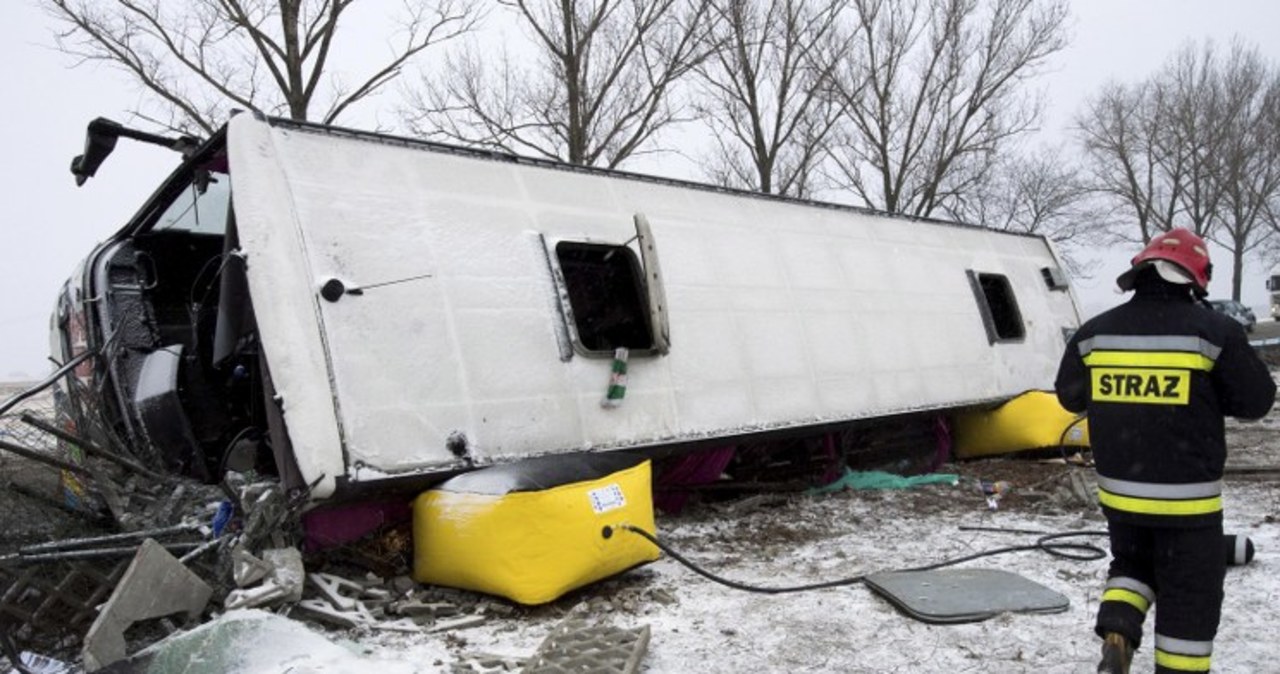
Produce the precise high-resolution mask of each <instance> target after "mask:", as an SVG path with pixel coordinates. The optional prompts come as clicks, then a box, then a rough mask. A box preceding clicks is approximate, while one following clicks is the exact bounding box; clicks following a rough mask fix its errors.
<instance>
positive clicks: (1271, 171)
mask: <svg viewBox="0 0 1280 674" xmlns="http://www.w3.org/2000/svg"><path fill="white" fill-rule="evenodd" d="M1212 99H1213V101H1214V109H1213V111H1212V114H1211V118H1212V119H1213V120H1214V123H1215V128H1216V130H1217V131H1218V132H1219V136H1218V142H1216V143H1215V144H1214V160H1215V163H1214V168H1215V170H1214V173H1213V180H1212V182H1213V187H1212V189H1213V191H1214V193H1215V197H1216V201H1215V208H1214V218H1215V220H1216V223H1217V227H1216V228H1214V230H1212V238H1213V240H1214V241H1216V242H1217V243H1219V244H1220V245H1222V246H1223V247H1225V248H1226V249H1227V250H1229V251H1231V254H1232V255H1231V257H1232V268H1231V272H1232V276H1231V297H1232V299H1235V300H1239V299H1240V290H1241V287H1240V286H1241V283H1242V280H1243V277H1244V259H1245V257H1246V256H1248V255H1250V254H1251V253H1254V252H1256V251H1260V250H1261V249H1262V246H1263V245H1264V244H1265V243H1266V241H1267V239H1269V238H1270V237H1271V236H1272V235H1273V234H1274V233H1275V232H1276V229H1275V225H1276V221H1275V218H1274V210H1272V209H1273V207H1274V205H1276V204H1277V203H1280V72H1277V70H1276V69H1275V67H1273V66H1269V65H1268V64H1267V63H1266V62H1265V61H1264V60H1263V58H1262V56H1261V55H1260V54H1259V53H1258V51H1257V49H1251V48H1245V47H1244V46H1242V45H1241V44H1239V43H1236V44H1235V45H1233V47H1232V49H1231V51H1230V54H1229V56H1228V57H1227V60H1226V62H1225V63H1224V64H1223V65H1222V68H1221V71H1220V72H1219V73H1218V76H1217V77H1215V78H1214V81H1213V94H1212Z"/></svg>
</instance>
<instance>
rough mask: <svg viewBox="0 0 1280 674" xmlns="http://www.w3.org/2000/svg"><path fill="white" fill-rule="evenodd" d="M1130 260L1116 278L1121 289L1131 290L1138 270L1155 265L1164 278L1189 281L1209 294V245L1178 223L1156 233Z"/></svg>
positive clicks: (1198, 293)
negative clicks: (1126, 269)
mask: <svg viewBox="0 0 1280 674" xmlns="http://www.w3.org/2000/svg"><path fill="white" fill-rule="evenodd" d="M1130 264H1132V265H1133V266H1131V267H1130V268H1129V270H1128V271H1126V272H1125V273H1123V274H1121V275H1120V276H1119V278H1117V279H1116V285H1118V286H1120V289H1121V290H1133V280H1134V278H1135V277H1137V275H1138V272H1139V271H1141V270H1142V269H1145V268H1146V267H1149V266H1155V268H1156V271H1157V272H1159V273H1160V276H1161V277H1163V278H1164V279H1165V280H1166V281H1169V282H1172V283H1187V284H1191V286H1192V290H1194V291H1195V293H1196V294H1197V295H1199V296H1200V297H1204V296H1205V295H1208V294H1209V278H1210V277H1211V276H1212V274H1213V265H1212V264H1210V263H1209V246H1208V245H1206V244H1205V242H1204V239H1202V238H1200V237H1198V236H1196V235H1195V234H1192V233H1191V232H1190V231H1188V230H1186V229H1183V228H1181V227H1178V228H1177V229H1171V230H1169V231H1167V232H1164V233H1161V234H1158V235H1156V236H1155V237H1154V238H1152V239H1151V243H1148V244H1147V247H1146V248H1143V249H1142V252H1140V253H1138V254H1137V255H1135V256H1134V258H1133V260H1132V262H1131V263H1130Z"/></svg>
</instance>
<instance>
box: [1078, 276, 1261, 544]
mask: <svg viewBox="0 0 1280 674" xmlns="http://www.w3.org/2000/svg"><path fill="white" fill-rule="evenodd" d="M1135 290H1136V292H1135V295H1134V297H1133V298H1132V299H1130V300H1129V301H1128V302H1126V303H1125V304H1122V305H1120V306H1118V307H1116V308H1114V309H1111V310H1110V311H1107V312H1106V313H1103V314H1101V315H1099V316H1097V317H1095V318H1093V319H1092V320H1089V321H1087V322H1086V323H1085V324H1084V325H1082V326H1081V327H1080V329H1079V330H1078V331H1077V332H1076V333H1075V335H1073V336H1072V337H1071V339H1070V341H1069V342H1068V344H1067V349H1066V352H1065V353H1064V354H1063V356H1062V364H1061V365H1060V367H1059V369H1058V377H1057V381H1056V382H1055V388H1056V389H1057V394H1058V400H1059V401H1060V402H1061V403H1062V406H1063V407H1065V408H1066V409H1068V410H1070V411H1072V412H1085V411H1087V412H1088V418H1089V422H1088V423H1089V437H1090V441H1091V444H1092V448H1093V458H1094V462H1095V464H1096V466H1097V469H1098V499H1099V501H1100V502H1101V504H1102V507H1103V510H1104V512H1105V513H1106V514H1107V516H1108V517H1112V518H1118V519H1120V520H1122V521H1128V522H1132V523H1135V524H1145V525H1148V526H1198V525H1202V524H1209V523H1212V522H1214V521H1215V520H1216V521H1219V522H1220V521H1221V517H1222V468H1223V464H1224V463H1225V462H1226V456H1227V450H1226V439H1225V433H1224V430H1223V417H1224V416H1233V417H1240V418H1245V419H1256V418H1259V417H1262V416H1263V415H1265V414H1266V413H1267V411H1268V410H1270V409H1271V405H1272V403H1273V402H1274V401H1275V392H1276V386H1275V383H1274V382H1273V381H1272V380H1271V375H1270V373H1269V372H1268V370H1267V367H1266V365H1265V364H1263V363H1262V361H1261V360H1260V359H1259V358H1258V356H1257V355H1256V354H1255V353H1254V352H1253V348H1252V347H1250V346H1249V343H1248V340H1247V338H1246V337H1245V334H1244V330H1243V329H1242V328H1241V327H1240V325H1239V324H1237V323H1236V322H1235V321H1233V320H1232V319H1230V318H1228V317H1226V316H1224V315H1222V314H1219V313H1218V312H1215V311H1213V310H1212V309H1209V308H1206V307H1204V306H1203V305H1201V304H1199V303H1197V302H1195V301H1194V300H1193V299H1192V298H1191V297H1190V294H1189V293H1188V291H1187V289H1186V287H1185V286H1177V285H1174V284H1171V283H1166V282H1164V281H1162V280H1159V278H1158V277H1155V275H1154V274H1149V275H1146V276H1145V277H1140V279H1139V282H1138V284H1137V286H1136V289H1135Z"/></svg>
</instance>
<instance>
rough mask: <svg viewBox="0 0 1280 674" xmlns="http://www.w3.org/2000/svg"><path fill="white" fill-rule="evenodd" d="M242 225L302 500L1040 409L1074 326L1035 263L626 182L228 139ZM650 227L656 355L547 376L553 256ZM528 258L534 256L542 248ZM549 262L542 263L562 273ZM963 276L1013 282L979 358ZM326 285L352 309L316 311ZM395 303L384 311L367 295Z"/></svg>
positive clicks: (839, 213)
mask: <svg viewBox="0 0 1280 674" xmlns="http://www.w3.org/2000/svg"><path fill="white" fill-rule="evenodd" d="M229 152H230V161H231V176H232V182H233V188H234V202H235V203H234V206H235V213H236V223H237V227H238V229H239V236H240V242H241V246H242V249H243V251H244V253H245V254H246V256H247V263H248V278H249V284H250V291H251V295H252V297H253V300H254V310H255V312H256V316H257V323H258V328H259V332H260V338H261V340H262V348H263V351H264V353H265V356H266V360H267V362H268V365H269V367H270V372H271V376H272V378H273V381H274V382H275V385H276V387H277V390H278V391H279V393H280V395H281V397H282V405H283V410H284V416H285V420H286V424H287V427H288V431H289V434H290V438H291V440H292V443H293V448H294V454H295V456H296V458H297V461H298V465H299V468H300V469H301V471H302V474H303V477H304V478H305V479H306V480H307V481H308V482H310V481H312V480H315V479H316V478H319V477H321V476H322V475H323V476H324V478H323V479H322V480H321V483H320V485H319V486H318V487H317V489H316V490H315V491H316V493H315V495H316V496H318V497H323V496H324V495H326V494H327V493H329V492H330V491H331V490H332V488H333V480H334V479H335V477H336V476H338V475H345V476H347V477H348V478H349V479H351V480H354V481H366V480H376V479H379V478H381V477H385V476H389V475H396V474H403V473H413V472H432V471H442V470H447V469H450V468H456V467H459V466H461V465H462V462H461V461H460V459H458V458H457V457H456V456H455V455H454V454H453V453H451V452H450V451H449V449H448V448H447V445H448V442H449V438H450V437H451V436H453V437H454V438H455V444H456V442H457V439H458V438H465V443H466V447H467V449H468V451H469V453H470V456H471V458H472V459H473V460H474V461H476V462H477V463H488V462H496V461H502V460H508V459H514V458H518V457H527V456H531V455H540V454H548V453H563V452H574V451H582V450H593V449H613V448H626V447H638V446H655V445H662V444H668V443H675V442H681V441H688V440H693V439H705V438H710V437H717V436H729V435H736V434H740V433H746V432H752V431H758V430H766V429H777V428H789V427H801V426H805V425H811V424H817V423H824V422H835V421H843V420H852V419H863V418H868V417H876V416H883V415H890V414H896V413H901V412H907V411H918V410H928V409H944V408H951V407H956V406H960V405H964V404H970V403H974V402H980V401H986V400H991V399H996V398H1001V397H1009V396H1013V395H1016V394H1017V393H1020V392H1022V391H1025V390H1027V389H1031V388H1044V387H1046V386H1049V385H1051V384H1052V381H1053V376H1054V373H1055V371H1056V368H1057V365H1058V360H1059V357H1060V355H1061V351H1062V348H1063V346H1064V336H1063V333H1064V329H1073V328H1075V327H1076V326H1077V325H1078V323H1079V317H1078V313H1077V311H1076V306H1075V303H1074V301H1073V299H1072V296H1071V294H1070V293H1069V292H1066V291H1064V290H1062V289H1057V290H1054V289H1050V288H1049V287H1048V286H1047V284H1046V282H1045V280H1044V278H1043V275H1042V272H1041V270H1042V269H1043V268H1057V267H1058V266H1059V263H1058V261H1057V260H1056V258H1055V256H1054V253H1053V251H1052V249H1051V247H1050V246H1049V244H1048V243H1047V242H1046V241H1045V240H1043V239H1041V238H1038V237H1031V236H1021V235H1012V234H1007V233H998V232H993V231H989V230H984V229H980V228H975V227H969V226H962V225H954V224H947V223H938V222H923V221H912V220H908V219H904V218H897V217H891V216H886V215H879V214H874V213H866V212H860V211H856V210H853V209H846V208H838V207H830V206H822V205H817V204H810V203H802V202H794V201H785V200H776V199H769V198H762V197H756V196H750V195H744V194H739V193H730V192H725V191H716V190H712V189H700V188H696V187H690V186H684V185H678V184H675V183H671V182H663V181H658V180H642V179H637V178H635V177H626V176H621V175H618V174H608V173H605V172H599V171H575V170H569V169H565V168H558V167H554V166H546V165H531V164H529V163H521V162H515V161H504V160H502V159H498V158H493V157H487V156H481V155H478V154H468V153H465V152H454V153H450V152H445V151H440V150H438V149H432V148H429V147H421V146H413V145H410V144H405V145H400V144H394V143H387V142H378V141H376V140H369V139H363V138H358V137H352V136H348V135H341V134H335V133H326V132H324V131H317V130H309V129H302V130H299V129H294V128H288V127H284V126H281V127H273V126H270V125H269V124H268V123H266V122H264V121H260V120H257V119H254V118H253V117H252V116H250V115H240V116H238V117H236V118H235V119H234V120H233V121H232V122H231V128H230V131H229ZM637 213H642V214H644V216H645V217H646V218H647V220H648V223H649V226H650V229H651V231H652V240H653V243H654V247H655V249H656V256H657V258H658V259H659V260H661V270H662V275H663V277H664V279H665V281H664V285H665V288H664V289H663V290H664V291H665V297H666V301H667V312H668V320H669V327H670V338H671V346H670V351H669V353H668V354H667V355H657V354H654V355H651V356H650V355H645V356H633V357H632V358H631V361H630V363H629V366H630V372H629V380H628V388H627V391H626V396H625V398H624V401H623V403H622V404H621V405H619V406H617V407H615V408H606V407H603V406H602V405H601V399H602V398H603V396H604V394H605V391H606V387H607V385H608V383H609V378H610V377H609V375H610V364H611V363H610V359H609V358H591V357H583V356H582V355H581V354H577V355H574V356H573V357H572V358H569V359H568V360H567V361H566V360H562V355H563V354H564V353H565V352H564V344H563V342H564V335H565V334H566V328H565V325H564V324H563V323H564V319H563V317H562V314H561V312H560V309H559V296H558V294H557V286H556V284H555V282H554V280H553V275H552V273H551V271H550V269H549V266H548V253H547V250H548V248H551V249H554V245H555V243H556V242H558V241H575V242H594V243H606V244H622V243H624V242H626V241H628V240H629V239H632V238H633V237H634V236H635V234H636V227H635V221H634V218H635V215H636V214H637ZM544 242H545V243H544ZM553 255H554V253H553ZM968 271H974V272H980V273H990V274H1000V275H1004V276H1005V277H1007V278H1008V280H1009V283H1010V285H1011V287H1012V288H1013V291H1014V294H1015V296H1016V299H1017V303H1018V308H1019V310H1020V312H1021V315H1022V318H1023V325H1024V330H1025V336H1024V337H1023V338H1022V339H1020V340H1015V341H1009V342H997V343H994V344H992V343H990V341H989V339H988V333H987V330H986V329H985V328H984V325H983V319H982V315H981V313H980V310H979V304H978V301H977V299H976V297H975V292H974V290H973V288H972V287H971V284H970V281H969V278H968V276H967V272H968ZM329 279H339V280H341V281H342V282H343V283H344V285H345V286H346V287H347V288H360V289H361V290H362V294H358V295H353V294H347V295H344V296H342V297H341V298H340V299H338V300H337V301H332V302H331V301H326V300H325V299H322V298H321V296H320V288H321V286H322V285H323V284H324V283H325V282H326V281H327V280H329ZM381 284H386V285H381Z"/></svg>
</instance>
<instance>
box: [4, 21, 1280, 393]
mask: <svg viewBox="0 0 1280 674" xmlns="http://www.w3.org/2000/svg"><path fill="white" fill-rule="evenodd" d="M384 1H385V0H384ZM1073 15H1074V17H1073V19H1074V26H1075V27H1074V37H1073V40H1072V42H1071V46H1070V47H1069V48H1068V49H1067V50H1066V51H1065V52H1063V53H1061V54H1059V55H1058V56H1057V58H1056V59H1055V60H1054V62H1053V67H1052V72H1050V73H1048V74H1047V75H1046V76H1045V78H1044V86H1045V88H1046V94H1047V96H1048V101H1049V110H1048V115H1047V118H1046V119H1045V128H1046V130H1051V131H1058V132H1060V131H1061V129H1062V128H1063V127H1064V126H1065V125H1066V124H1068V123H1069V122H1070V119H1071V116H1072V114H1073V113H1074V111H1075V110H1076V109H1077V108H1078V106H1079V105H1080V103H1081V102H1082V100H1083V99H1084V98H1085V97H1086V96H1088V95H1089V94H1091V93H1093V92H1095V91H1096V90H1097V89H1098V88H1099V87H1100V86H1101V85H1102V84H1103V83H1104V82H1106V81H1107V80H1109V79H1116V80H1119V81H1125V82H1129V81H1135V80H1139V79H1142V78H1144V77H1146V76H1148V75H1149V74H1151V73H1152V72H1154V71H1155V70H1156V69H1158V68H1159V67H1160V66H1161V65H1162V64H1163V63H1164V62H1165V60H1166V59H1167V58H1168V57H1169V56H1170V54H1172V53H1173V52H1174V51H1175V50H1176V49H1177V48H1178V47H1180V46H1181V45H1182V44H1184V43H1185V42H1187V41H1190V40H1202V39H1204V38H1213V39H1215V40H1218V41H1220V42H1226V41H1228V40H1230V39H1231V38H1232V37H1233V36H1237V35H1238V36H1240V37H1241V38H1243V39H1244V40H1246V41H1247V42H1249V43H1252V44H1255V45H1257V46H1258V47H1260V48H1261V49H1262V50H1263V52H1264V54H1266V55H1267V56H1268V57H1269V58H1271V59H1273V60H1276V61H1280V40H1277V38H1276V35H1277V34H1278V33H1280V2H1275V1H1274V0H1248V1H1245V0H1216V1H1212V2H1211V1H1209V0H1075V1H1074V2H1073ZM51 26H52V24H51V22H50V21H49V20H48V18H47V17H46V16H45V15H44V14H43V13H42V12H41V11H40V10H39V9H37V8H36V6H35V4H34V2H33V1H32V0H3V2H0V63H3V64H4V67H3V69H2V70H0V90H2V91H4V92H5V100H6V101H7V103H6V104H5V105H4V111H3V113H2V114H3V116H4V118H3V124H0V133H2V134H3V144H2V145H0V147H3V148H4V151H5V155H6V160H5V161H4V163H3V172H4V173H3V179H2V180H0V189H3V202H2V203H3V206H4V212H5V218H4V221H3V226H2V227H0V231H2V236H0V270H2V271H0V273H2V274H3V276H2V278H3V280H4V285H3V288H2V289H0V381H3V380H22V379H32V378H39V377H41V376H43V375H44V374H46V373H47V372H48V371H49V365H48V361H47V355H48V352H49V348H48V344H49V340H48V319H49V313H50V311H51V309H52V307H53V302H54V298H55V296H56V293H57V291H58V288H59V287H60V285H61V284H62V282H63V281H64V280H65V279H66V278H67V276H68V275H69V274H70V273H71V271H72V269H73V268H74V266H75V264H76V263H77V261H79V260H80V259H81V258H83V257H84V256H85V255H86V254H88V252H89V251H90V249H91V248H92V247H93V245H94V244H95V243H96V242H98V241H100V240H102V239H104V238H106V237H107V236H109V235H110V234H111V233H113V232H114V231H115V230H117V229H118V228H120V227H121V226H122V225H123V224H124V222H125V220H126V219H127V218H128V217H129V216H130V215H132V214H133V212H134V210H135V209H136V208H137V207H138V206H139V205H140V204H141V202H142V200H143V199H145V198H146V196H147V195H148V194H150V192H151V191H152V190H153V189H154V188H155V187H156V186H157V185H158V184H159V182H160V180H161V179H162V178H163V177H164V176H165V175H166V174H167V172H168V171H169V170H170V169H171V168H172V167H173V165H174V162H175V159H176V155H174V154H173V153H171V152H169V151H167V150H163V149H160V148H156V147H154V146H147V145H139V144H136V143H130V142H127V141H125V142H121V143H120V145H119V146H118V147H117V149H116V151H115V153H114V154H113V155H112V157H111V158H110V159H109V160H108V161H107V163H106V164H105V165H104V166H103V169H102V170H101V171H100V173H99V174H98V177H96V178H94V179H92V180H90V181H89V182H88V183H87V184H86V185H85V186H84V187H82V188H78V189H77V188H76V187H75V183H74V181H73V179H72V176H71V174H70V172H69V166H70V163H71V158H72V157H73V156H75V155H77V154H79V153H80V152H81V150H82V146H83V142H84V128H85V125H86V124H87V123H88V122H89V121H90V120H91V119H93V118H95V117H98V116H105V117H110V118H113V119H116V120H118V121H125V120H127V115H126V114H125V111H126V110H128V109H129V108H130V107H131V106H132V105H133V103H134V102H135V101H136V100H137V97H138V96H139V94H138V92H137V90H136V88H135V87H134V85H133V83H132V82H131V81H130V80H129V79H127V78H126V77H125V76H124V75H122V74H119V73H117V72H115V71H113V70H110V69H107V68H103V67H94V66H82V67H80V68H74V69H73V68H71V67H70V65H71V62H70V60H69V59H68V58H67V57H66V56H64V55H62V54H60V53H59V52H57V51H55V50H54V49H52V48H51V47H50V45H51V43H52V38H51V32H50V31H51ZM344 121H345V122H346V123H348V124H352V125H356V124H358V122H357V121H355V120H351V119H346V120H344ZM1133 252H1136V251H1121V252H1119V253H1117V254H1111V255H1109V256H1106V257H1105V258H1104V260H1105V265H1104V268H1103V269H1102V270H1101V272H1100V273H1099V274H1098V275H1097V276H1096V277H1095V278H1093V279H1088V280H1082V281H1077V282H1076V290H1077V293H1078V294H1079V296H1080V298H1081V300H1082V303H1083V304H1084V305H1085V306H1084V309H1085V311H1086V312H1087V313H1089V314H1091V313H1094V312H1096V311H1098V310H1100V309H1102V308H1106V307H1108V306H1111V305H1113V304H1115V303H1117V302H1119V301H1120V300H1121V299H1122V297H1121V296H1119V295H1116V294H1115V293H1114V292H1113V291H1112V288H1113V286H1114V284H1113V280H1114V277H1115V275H1116V274H1118V273H1119V272H1120V271H1121V270H1122V269H1123V267H1124V266H1125V265H1126V260H1127V257H1128V256H1131V255H1132V253H1133ZM1218 255H1219V256H1220V263H1219V265H1218V268H1219V269H1224V270H1225V269H1228V268H1229V266H1228V261H1227V259H1226V258H1225V257H1224V256H1225V254H1224V253H1221V252H1220V253H1218ZM1248 272H1249V273H1248V277H1247V278H1246V281H1245V283H1246V286H1245V297H1244V299H1245V301H1246V303H1248V304H1250V305H1252V306H1255V307H1256V309H1255V310H1258V309H1261V308H1263V307H1265V306H1266V302H1267V300H1266V293H1265V291H1264V290H1263V289H1262V278H1263V277H1264V275H1265V272H1264V270H1262V269H1260V268H1257V265H1256V264H1255V265H1254V268H1251V269H1249V270H1248ZM1220 276H1221V278H1219V279H1217V280H1216V281H1215V282H1214V285H1213V287H1212V288H1211V291H1212V293H1211V294H1213V295H1215V296H1226V295H1229V292H1230V286H1229V279H1228V278H1227V276H1229V275H1228V274H1221V275H1220Z"/></svg>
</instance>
